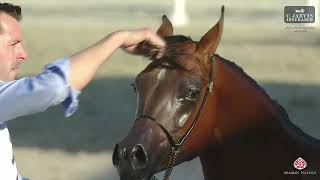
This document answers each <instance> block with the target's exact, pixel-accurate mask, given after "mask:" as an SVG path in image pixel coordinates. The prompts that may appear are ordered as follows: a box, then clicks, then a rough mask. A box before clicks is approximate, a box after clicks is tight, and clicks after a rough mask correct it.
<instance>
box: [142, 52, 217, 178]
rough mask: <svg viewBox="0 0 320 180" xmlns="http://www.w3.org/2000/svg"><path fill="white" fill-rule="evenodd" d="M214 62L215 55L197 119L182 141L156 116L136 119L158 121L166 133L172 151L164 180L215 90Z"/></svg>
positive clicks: (143, 116)
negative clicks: (177, 140)
mask: <svg viewBox="0 0 320 180" xmlns="http://www.w3.org/2000/svg"><path fill="white" fill-rule="evenodd" d="M214 62H215V58H214V55H213V56H211V61H210V71H209V82H208V84H207V88H206V92H205V95H204V97H203V100H202V102H201V105H200V108H199V111H198V112H197V115H196V117H195V119H194V120H193V123H192V124H191V126H190V128H189V129H188V131H187V132H186V133H185V134H184V135H183V136H182V138H181V139H180V141H179V142H178V143H176V142H175V141H174V138H173V137H172V135H171V134H170V133H169V131H168V130H167V129H166V128H165V127H164V126H163V125H162V124H161V123H160V122H159V121H158V120H156V119H155V118H153V117H151V116H148V115H141V116H139V117H138V118H137V119H136V120H138V119H140V118H146V119H149V120H151V121H153V122H154V123H156V124H157V125H158V126H159V127H160V128H161V129H162V131H163V132H164V133H165V134H166V136H167V138H168V140H169V143H170V146H171V152H170V159H169V163H168V166H167V169H166V172H165V174H164V177H163V180H169V177H170V175H171V173H172V170H173V167H174V165H175V163H176V160H177V158H178V155H179V152H180V147H181V145H182V144H183V143H184V141H185V140H186V139H187V137H188V136H189V134H190V133H191V131H192V130H193V128H194V127H195V125H196V124H197V122H198V120H199V117H200V115H201V113H202V111H203V109H204V105H205V104H206V101H207V97H208V94H209V93H211V92H212V91H213V67H212V66H214ZM150 180H157V178H156V177H155V176H152V177H151V179H150Z"/></svg>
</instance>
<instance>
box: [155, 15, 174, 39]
mask: <svg viewBox="0 0 320 180" xmlns="http://www.w3.org/2000/svg"><path fill="white" fill-rule="evenodd" d="M157 34H158V35H159V36H161V37H167V36H172V35H173V27H172V24H171V22H170V20H169V19H168V18H167V16H166V15H163V16H162V24H161V25H160V27H159V29H158V31H157Z"/></svg>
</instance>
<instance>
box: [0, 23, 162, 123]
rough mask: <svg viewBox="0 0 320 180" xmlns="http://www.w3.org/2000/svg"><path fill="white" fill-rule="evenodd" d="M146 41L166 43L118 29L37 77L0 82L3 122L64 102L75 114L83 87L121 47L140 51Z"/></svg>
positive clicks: (142, 33) (144, 33) (152, 35)
mask: <svg viewBox="0 0 320 180" xmlns="http://www.w3.org/2000/svg"><path fill="white" fill-rule="evenodd" d="M142 41H146V42H148V43H150V44H153V45H155V46H158V47H160V49H161V47H164V45H165V44H164V42H163V40H162V39H161V38H159V37H158V36H157V35H156V34H155V33H153V32H152V31H150V30H148V29H141V30H131V31H118V32H114V33H112V34H110V35H108V36H107V37H105V38H104V39H102V40H101V41H99V42H97V43H96V44H94V45H92V46H90V47H89V48H87V49H84V50H82V51H80V52H78V53H76V54H74V55H72V56H71V57H70V58H67V59H63V60H59V61H55V62H54V63H52V64H49V65H47V66H46V68H45V70H44V72H42V73H40V74H38V75H36V76H33V77H26V78H22V79H19V80H16V81H10V82H0V124H1V123H2V122H5V121H8V120H11V119H14V118H17V117H20V116H24V115H29V114H34V113H38V112H42V111H45V110H46V109H47V108H48V107H50V106H53V105H56V104H60V103H62V105H63V107H64V109H65V115H66V116H70V115H72V114H73V113H74V112H75V110H76V109H77V105H78V101H77V96H78V94H79V93H80V92H79V90H82V89H83V88H84V87H85V86H86V85H87V84H88V83H89V81H91V79H92V78H93V76H94V75H95V73H96V71H97V70H98V68H99V67H100V66H101V65H102V64H103V63H104V62H105V61H106V60H107V59H108V58H109V57H110V56H111V55H112V53H113V52H114V51H115V50H116V49H118V48H119V47H121V48H122V49H124V50H125V51H127V52H129V53H132V54H135V53H138V52H137V49H136V47H137V44H138V43H140V42H142ZM160 54H161V53H160ZM77 90H78V91H77Z"/></svg>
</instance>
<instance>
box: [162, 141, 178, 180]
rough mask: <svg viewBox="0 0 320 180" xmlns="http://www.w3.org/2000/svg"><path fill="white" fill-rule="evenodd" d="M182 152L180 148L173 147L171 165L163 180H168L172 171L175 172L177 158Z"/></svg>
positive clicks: (169, 164)
mask: <svg viewBox="0 0 320 180" xmlns="http://www.w3.org/2000/svg"><path fill="white" fill-rule="evenodd" d="M179 152H180V150H179V147H177V148H176V147H173V148H172V150H171V156H170V160H169V163H168V168H167V170H166V172H165V174H164V176H163V180H168V179H169V177H170V175H171V173H172V170H173V167H174V165H175V163H176V160H177V157H178V154H179Z"/></svg>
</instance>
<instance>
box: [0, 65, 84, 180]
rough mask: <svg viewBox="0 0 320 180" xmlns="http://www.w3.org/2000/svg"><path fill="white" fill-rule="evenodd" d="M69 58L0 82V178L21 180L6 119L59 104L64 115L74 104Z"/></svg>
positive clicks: (72, 108) (74, 109)
mask: <svg viewBox="0 0 320 180" xmlns="http://www.w3.org/2000/svg"><path fill="white" fill-rule="evenodd" d="M69 69H70V61H69V60H68V59H61V60H57V61H55V62H53V63H52V64H48V65H46V66H45V70H44V71H43V72H42V73H40V74H38V75H35V76H32V77H25V78H22V79H19V80H15V81H9V82H3V81H0V180H23V178H22V177H21V176H20V174H19V173H18V170H17V167H16V164H15V159H14V156H13V151H12V143H11V139H10V134H9V131H8V128H7V126H6V121H8V120H12V119H15V118H17V117H21V116H25V115H29V114H34V113H38V112H42V111H45V110H46V109H47V108H49V107H50V106H53V105H57V104H61V105H62V107H63V108H64V110H65V116H66V117H68V116H71V115H72V114H73V113H74V112H75V111H76V110H77V107H78V100H77V97H78V95H79V94H80V92H78V91H75V90H73V89H72V88H71V87H70V85H69V82H68V80H69Z"/></svg>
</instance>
